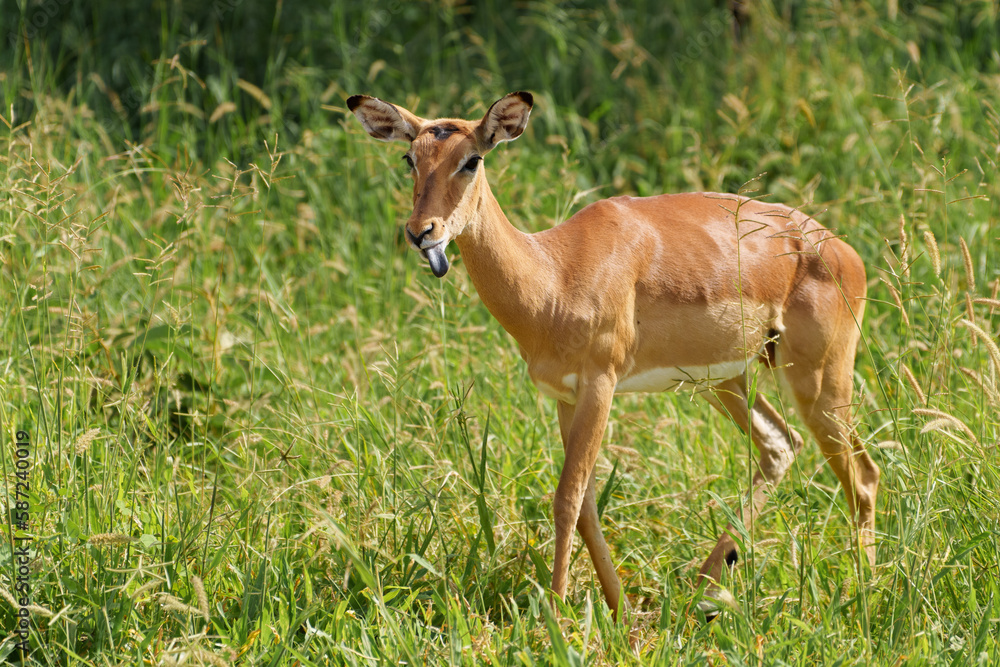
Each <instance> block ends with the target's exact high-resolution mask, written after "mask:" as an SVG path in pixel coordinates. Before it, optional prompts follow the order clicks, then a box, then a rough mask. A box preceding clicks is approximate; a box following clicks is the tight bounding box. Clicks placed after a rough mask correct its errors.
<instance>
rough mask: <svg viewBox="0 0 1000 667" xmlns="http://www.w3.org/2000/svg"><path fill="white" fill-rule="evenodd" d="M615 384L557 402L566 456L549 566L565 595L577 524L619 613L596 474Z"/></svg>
mask: <svg viewBox="0 0 1000 667" xmlns="http://www.w3.org/2000/svg"><path fill="white" fill-rule="evenodd" d="M613 387H614V385H613V384H611V385H610V386H608V387H606V388H605V389H607V390H608V391H605V392H600V391H599V392H597V393H595V394H593V395H591V396H588V397H581V401H580V402H579V403H578V404H577V405H575V406H573V405H568V404H566V403H562V402H560V403H559V430H560V432H561V433H562V440H563V449H564V450H565V452H566V461H565V463H564V464H563V469H562V474H561V475H560V478H559V486H558V487H557V488H556V495H555V499H554V502H553V505H554V508H553V509H554V518H555V524H556V553H555V560H554V562H553V566H552V591H553V592H554V593H555V594H556V595H558V596H559V597H565V595H566V587H567V583H568V576H569V561H570V556H571V552H572V545H573V533H574V527H575V528H576V529H577V530H579V531H580V536H581V537H582V538H583V541H584V543H585V544H586V545H587V551H589V552H590V558H591V560H592V561H593V563H594V569H595V570H596V571H597V579H598V581H600V582H601V589H602V591H603V592H604V597H605V599H606V600H607V602H608V606H609V607H611V610H612V612H613V613H614V616H615V618H617V617H618V608H619V604H620V602H622V598H621V583H620V582H619V580H618V573H617V572H616V571H615V566H614V563H613V562H612V560H611V552H610V551H609V549H608V545H607V542H605V540H604V533H603V532H602V531H601V523H600V518H599V517H598V515H597V490H596V486H595V477H594V464H595V463H596V461H597V453H598V451H599V450H600V445H601V439H602V437H603V435H604V430H605V427H606V426H607V421H608V412H609V411H610V409H611V397H612V395H613Z"/></svg>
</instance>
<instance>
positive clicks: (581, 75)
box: [0, 0, 1000, 665]
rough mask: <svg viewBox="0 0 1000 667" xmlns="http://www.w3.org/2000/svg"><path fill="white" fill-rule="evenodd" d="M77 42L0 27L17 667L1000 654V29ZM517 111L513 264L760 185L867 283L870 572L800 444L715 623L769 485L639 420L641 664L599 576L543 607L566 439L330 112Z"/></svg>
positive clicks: (466, 32) (418, 13)
mask: <svg viewBox="0 0 1000 667" xmlns="http://www.w3.org/2000/svg"><path fill="white" fill-rule="evenodd" d="M144 4H145V3H144ZM625 4H626V3H620V5H625ZM84 5H85V3H80V6H78V5H77V4H76V3H73V4H70V5H66V6H64V5H63V4H61V3H54V2H53V3H41V4H31V5H29V4H28V3H13V2H9V1H8V2H2V3H0V18H2V20H3V22H2V31H3V33H4V34H3V35H0V36H2V37H3V38H4V40H5V49H4V50H3V52H2V56H0V101H2V102H3V105H2V111H0V115H2V117H3V122H2V124H0V183H2V188H0V193H2V196H3V206H2V208H0V340H3V341H4V342H5V344H4V345H2V346H0V426H2V432H3V440H4V447H3V458H2V465H3V474H4V478H5V484H4V486H3V492H2V493H3V496H2V497H3V503H4V506H5V507H6V508H7V509H8V515H10V512H11V509H12V508H13V507H14V503H15V498H14V494H15V482H16V481H17V478H16V476H15V468H14V466H15V457H16V454H15V448H14V434H15V432H16V431H18V430H24V431H27V432H28V433H29V434H30V441H31V464H32V467H31V471H30V483H31V491H30V502H31V515H30V527H29V531H28V534H29V535H30V536H31V537H32V542H31V545H32V564H31V568H30V569H31V574H30V578H31V584H32V587H33V588H32V594H31V595H32V600H31V601H32V604H34V605H36V606H37V607H38V608H36V609H35V610H34V612H33V616H32V633H31V637H30V643H31V646H32V647H33V652H32V653H31V656H30V658H29V659H28V660H27V661H26V663H25V664H39V665H56V664H58V665H113V664H128V665H133V664H140V663H143V664H245V665H297V664H302V665H306V664H317V665H325V664H338V665H339V664H352V665H362V664H382V663H393V664H399V663H402V662H405V663H406V664H421V663H426V664H441V663H448V664H492V665H534V664H542V665H548V664H558V665H562V664H650V663H654V664H671V665H672V664H706V663H707V664H755V665H756V664H794V665H813V664H838V663H839V664H886V665H896V664H913V665H923V664H927V665H930V664H935V665H936V664H956V665H964V664H990V663H993V662H996V661H997V660H1000V646H998V642H997V639H996V638H997V636H998V624H1000V558H998V555H997V548H996V545H997V541H998V539H1000V504H998V500H997V499H998V498H1000V478H998V472H997V467H996V465H995V461H996V458H997V455H998V452H997V445H998V442H1000V420H998V417H997V414H998V413H997V410H998V408H1000V395H998V392H1000V388H998V386H997V380H998V378H997V376H998V374H1000V358H998V357H1000V353H997V350H996V344H997V340H998V339H997V335H998V332H1000V312H998V311H1000V302H998V301H997V299H998V296H997V290H998V286H1000V259H998V250H1000V240H998V237H1000V230H998V216H1000V208H998V206H1000V205H998V202H1000V181H998V179H997V176H996V174H997V161H998V159H1000V156H998V150H1000V149H998V146H1000V89H998V81H1000V55H998V53H1000V37H998V28H1000V25H998V16H997V14H998V9H997V4H996V2H985V1H972V0H963V1H959V2H948V3H945V2H941V3H938V2H924V3H920V2H899V3H896V2H890V3H882V2H874V1H870V2H869V1H851V2H842V3H834V4H829V3H821V2H802V3H792V2H781V1H779V0H774V1H773V2H765V3H762V7H761V8H760V9H759V10H757V11H756V13H755V14H754V16H753V20H752V24H751V28H750V31H749V33H748V35H747V37H746V39H745V41H744V42H743V43H740V44H738V43H735V42H734V40H733V39H732V37H731V28H730V26H729V24H728V18H727V14H726V13H725V12H724V11H722V10H721V9H718V8H716V9H711V8H709V9H699V7H700V5H699V4H698V3H691V6H690V7H685V8H679V9H676V10H672V11H666V10H663V9H661V8H660V6H659V3H648V4H644V3H636V4H630V6H629V7H628V8H626V7H624V6H619V5H612V6H611V7H610V8H609V7H605V6H604V4H603V3H596V2H594V3H591V2H579V3H568V4H557V3H550V2H531V3H525V4H523V5H518V6H517V7H512V8H508V7H507V5H508V3H500V2H490V3H485V4H482V5H467V4H460V3H430V2H428V3H420V4H409V3H387V4H385V5H384V6H380V7H377V8H374V9H373V8H369V7H368V3H338V4H336V6H335V7H333V8H332V9H331V8H329V7H321V6H319V5H320V3H316V6H312V5H311V4H309V3H305V2H302V3H279V4H277V5H269V4H267V3H241V2H238V1H233V2H227V1H226V0H220V1H219V2H214V3H204V6H195V5H190V4H188V3H167V2H156V3H152V8H153V9H152V10H149V9H148V8H145V9H144V8H142V7H140V6H139V5H138V3H137V4H136V5H135V6H133V5H132V4H131V3H89V5H86V7H87V8H85V7H84ZM95 5H96V7H97V8H90V7H92V6H95ZM516 89H527V90H531V91H532V92H533V93H534V94H535V97H536V107H535V111H534V113H533V115H532V121H531V124H530V125H529V127H528V129H527V131H526V132H525V135H524V136H523V137H522V138H521V139H520V140H518V141H517V142H515V143H513V144H510V145H508V146H506V147H505V148H503V149H501V150H499V151H497V152H496V153H495V154H493V155H491V156H490V159H489V162H488V164H487V168H488V170H489V175H490V181H491V183H492V185H493V189H494V192H495V193H496V194H497V197H498V199H499V201H500V203H501V205H503V206H504V208H505V211H506V212H507V214H508V216H509V217H510V218H511V220H512V221H514V223H515V224H516V225H518V226H520V227H521V228H522V229H526V230H538V229H544V228H546V227H548V226H550V225H551V224H553V223H554V222H555V221H558V220H560V219H563V218H564V217H566V216H567V215H569V214H570V213H571V212H572V211H575V210H577V209H578V208H579V207H581V206H582V205H583V204H585V203H587V202H590V201H594V200H596V199H599V198H602V197H605V196H611V195H615V194H625V193H636V194H643V195H645V194H655V193H659V192H668V191H684V190H695V189H710V190H723V191H735V190H738V189H739V188H740V187H742V186H743V184H744V183H747V182H749V181H751V180H753V179H756V181H755V182H754V186H753V187H756V188H757V189H758V191H757V194H760V195H763V196H766V198H767V199H768V200H770V201H781V202H784V203H788V204H791V205H794V206H801V207H803V208H804V209H805V210H807V211H808V212H810V213H812V214H814V215H816V216H817V217H818V219H819V220H820V221H821V222H823V223H825V224H826V225H828V226H830V227H833V228H835V229H836V230H837V231H838V232H839V233H841V234H843V235H844V236H845V237H846V238H847V240H848V241H849V242H850V243H851V244H852V245H853V246H854V247H855V248H856V249H857V250H858V252H859V253H860V254H861V255H862V257H863V258H864V260H865V262H866V265H867V268H868V276H869V295H870V298H871V302H870V304H869V307H868V311H867V319H866V321H865V324H864V339H863V343H862V346H861V347H860V349H859V354H858V362H857V364H856V370H855V379H856V389H857V393H856V397H857V398H856V406H855V410H854V414H855V416H856V420H857V423H858V428H859V433H860V435H861V437H862V439H863V440H864V441H865V442H866V443H867V444H868V447H869V449H870V451H871V452H872V455H873V457H874V458H875V460H876V462H877V463H878V465H879V466H880V467H881V469H882V472H883V476H882V485H881V494H880V496H879V504H878V510H879V514H878V530H879V542H878V561H879V563H878V567H877V568H876V569H875V570H874V571H873V572H868V571H861V572H859V571H858V568H857V565H856V562H857V561H856V554H855V553H854V552H853V551H852V549H851V547H850V545H851V534H850V521H849V520H848V517H847V515H846V504H845V502H844V499H843V497H842V493H841V492H840V491H839V490H838V489H837V488H836V487H837V484H836V479H835V478H834V476H833V475H832V473H831V472H830V471H829V470H827V469H826V467H825V466H824V465H823V461H822V457H821V455H820V454H819V452H818V450H817V448H816V447H815V444H814V443H813V442H812V441H811V440H810V439H807V445H806V447H805V449H804V450H803V452H802V454H801V455H800V456H799V458H798V460H797V461H796V464H795V466H794V467H793V469H792V471H791V472H790V473H789V475H788V478H787V479H786V480H785V481H784V483H783V484H782V486H781V487H780V488H779V489H778V491H777V492H776V493H775V496H774V498H773V500H772V502H771V503H770V504H769V506H768V509H767V510H766V513H765V515H764V516H763V517H762V518H761V520H760V521H759V522H758V524H757V525H756V526H755V530H754V534H753V536H752V537H753V540H754V545H753V548H752V549H750V550H748V553H747V554H746V556H747V557H746V558H744V559H743V560H742V561H741V562H740V564H739V566H738V567H737V568H736V569H735V571H734V572H733V575H732V578H731V579H730V580H729V581H727V582H726V583H727V585H728V587H729V588H730V590H732V591H733V593H734V594H735V595H736V598H737V600H738V606H737V608H735V609H732V610H730V611H729V612H727V613H725V614H724V615H723V616H722V617H721V618H720V619H719V620H718V621H717V622H714V623H712V624H710V625H704V624H702V623H701V622H700V621H699V620H698V619H697V618H695V617H694V616H693V615H691V614H689V613H688V611H687V610H688V608H689V606H690V605H691V603H692V602H693V601H694V600H696V599H697V597H698V592H697V591H696V589H695V586H694V584H695V573H696V572H697V568H698V566H699V565H700V563H701V561H702V559H703V558H704V557H705V556H706V555H707V553H708V551H709V550H710V548H711V545H712V544H714V541H715V539H716V537H717V536H718V533H719V531H720V530H721V528H722V527H723V526H724V524H725V522H726V517H727V514H728V512H729V511H730V509H729V508H735V507H737V506H738V504H739V502H740V499H741V498H742V497H744V495H745V493H746V491H747V480H748V477H749V471H750V465H751V464H752V462H751V461H750V459H749V455H750V454H751V451H750V449H749V448H748V445H747V442H746V439H745V438H743V437H741V436H740V435H739V433H738V432H737V430H736V428H735V427H734V426H732V425H731V424H730V423H728V422H727V421H726V420H725V419H723V418H722V417H721V416H720V415H718V414H717V413H715V412H714V411H713V410H711V409H710V408H709V407H708V406H707V404H705V403H704V402H700V401H695V400H694V399H693V398H692V396H691V395H689V394H678V395H673V394H670V395H655V396H622V397H618V398H617V399H616V405H615V409H614V410H613V412H612V419H611V427H610V430H609V436H608V442H607V445H606V446H605V449H604V453H603V455H602V457H601V458H600V459H599V462H598V473H599V478H598V479H599V484H600V485H601V487H602V491H603V495H602V499H603V501H604V502H603V504H602V510H603V522H604V526H605V532H606V535H607V537H608V541H609V543H610V545H611V549H612V552H613V554H614V556H615V557H616V559H618V563H619V572H620V574H621V576H622V580H623V582H624V584H625V586H626V589H627V593H628V595H629V599H630V601H631V603H632V605H633V608H634V610H633V616H632V618H631V622H632V627H633V628H634V633H635V636H636V637H637V638H638V640H639V641H638V644H639V647H640V648H639V651H640V656H639V657H636V656H635V655H634V653H633V651H632V649H631V648H630V645H629V638H628V629H627V628H625V627H623V626H621V625H615V624H613V623H612V622H611V620H610V615H609V613H608V611H607V609H606V608H605V606H604V603H603V601H602V599H601V597H600V589H599V586H598V585H597V583H596V581H595V578H594V576H593V574H592V569H591V566H590V563H589V560H588V557H587V555H586V553H585V550H580V551H578V554H577V556H578V557H577V558H576V559H575V560H574V564H573V567H572V570H571V584H570V591H569V595H568V597H567V600H566V602H565V605H564V606H562V607H561V617H560V618H558V619H557V618H556V617H555V616H553V614H552V613H551V612H550V611H549V609H548V606H547V604H546V601H547V595H546V594H545V592H544V587H545V585H546V584H547V582H548V578H549V576H550V574H549V571H548V568H549V567H550V564H551V559H552V539H553V525H552V519H551V495H552V492H553V490H554V489H555V484H556V481H557V479H558V474H559V468H560V464H561V461H562V448H561V446H560V444H559V436H558V432H559V430H558V425H557V423H556V416H555V406H554V404H553V403H552V402H551V401H548V400H547V399H543V398H541V397H539V395H538V393H537V391H536V390H535V389H534V388H533V387H532V386H531V384H530V382H529V380H528V377H527V373H526V370H525V368H524V365H523V362H521V360H520V357H519V356H518V354H517V350H516V346H515V344H514V342H513V340H512V339H510V338H509V337H508V336H507V335H506V334H505V333H504V332H503V331H502V330H501V329H500V327H499V325H497V324H496V322H494V321H493V320H492V319H491V317H490V315H489V313H488V312H487V311H486V310H485V308H484V307H483V306H482V304H481V303H480V302H479V300H478V298H477V296H476V295H475V290H474V289H473V287H472V284H471V282H470V280H469V279H468V276H467V274H466V273H465V271H464V269H463V267H462V262H461V260H460V259H459V258H458V256H457V253H455V252H454V251H453V253H452V256H453V263H454V268H453V270H452V271H451V272H450V273H449V274H448V276H447V278H446V279H444V280H442V281H438V280H436V279H434V278H433V276H431V275H430V272H429V271H428V270H427V269H426V267H425V266H424V264H423V262H422V261H421V260H420V259H419V258H418V257H417V256H416V255H415V254H414V253H412V252H410V251H408V250H407V248H406V244H405V243H404V241H403V238H402V234H401V231H400V229H399V226H400V223H401V221H403V220H405V219H406V216H407V215H408V214H409V210H410V201H409V199H410V192H409V187H408V181H407V180H406V178H405V174H404V169H403V166H402V162H401V161H400V159H399V157H400V155H401V153H402V149H401V148H399V147H392V146H386V145H384V144H378V143H376V142H373V141H371V140H370V139H369V138H368V137H367V135H365V134H364V132H363V130H362V129H361V127H360V126H359V125H358V124H357V122H356V121H355V120H354V119H353V118H352V117H350V116H349V115H348V114H347V113H346V109H345V108H344V102H343V100H344V99H346V96H347V95H349V94H352V93H368V94H374V95H378V96H379V97H382V98H385V99H389V100H392V101H397V102H399V103H401V104H405V105H407V106H408V107H409V108H412V109H414V110H415V111H417V112H418V113H420V114H422V115H425V116H427V117H433V116H436V115H461V116H466V117H473V116H476V115H479V114H482V113H483V111H485V109H486V107H487V105H489V104H490V103H491V102H492V101H494V100H495V99H496V98H498V97H500V96H501V95H502V94H504V93H506V92H509V91H510V90H516ZM963 243H964V246H963ZM963 247H966V248H967V255H966V254H965V252H964V251H963ZM935 257H939V260H935V259H934V258H935ZM963 320H965V321H968V322H971V323H972V324H973V325H974V326H970V325H969V324H966V323H964V322H963ZM980 332H981V333H980ZM765 375H766V374H765ZM762 380H763V387H764V390H765V391H766V392H767V393H768V394H769V395H773V396H778V394H777V392H776V389H775V387H774V383H772V382H771V381H770V380H769V379H768V378H767V377H762ZM776 404H777V403H776ZM791 420H792V422H793V423H794V422H795V417H794V415H792V416H791ZM800 430H802V431H803V432H804V429H801V427H800ZM8 443H9V444H8ZM4 532H5V535H7V539H5V541H4V545H3V546H0V562H3V563H5V566H4V567H3V568H0V588H2V589H3V591H4V592H8V593H9V592H11V591H12V590H13V589H14V583H15V582H14V580H13V575H12V573H13V572H15V571H16V567H15V562H14V558H13V551H12V549H11V542H10V537H11V535H12V534H16V533H12V532H8V531H7V530H5V531H4ZM8 563H9V564H10V567H7V566H6V564H8ZM16 613H17V608H16V607H15V606H14V605H13V604H11V601H10V600H7V599H6V596H5V599H4V600H2V601H0V621H2V627H3V628H4V629H11V628H13V627H14V625H15V622H16ZM15 641H16V638H15V637H14V636H13V635H6V636H5V637H4V638H2V639H0V657H3V658H4V659H6V660H12V661H13V660H16V659H17V658H18V655H17V653H16V652H15V650H14V642H15Z"/></svg>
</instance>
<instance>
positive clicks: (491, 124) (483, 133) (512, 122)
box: [476, 92, 534, 153]
mask: <svg viewBox="0 0 1000 667" xmlns="http://www.w3.org/2000/svg"><path fill="white" fill-rule="evenodd" d="M532 104H534V98H532V97H531V93H525V92H516V93H510V94H509V95H505V96H504V97H502V98H500V99H499V100H497V101H496V102H494V103H493V106H491V107H490V110H489V111H487V112H486V115H485V116H483V120H482V121H481V122H480V123H479V127H477V128H476V136H477V138H478V139H479V147H480V149H481V150H482V151H483V152H484V153H485V152H486V151H489V150H492V149H493V148H494V147H495V146H496V145H497V144H499V143H500V142H501V141H513V140H514V139H517V138H518V137H519V136H521V133H522V132H524V128H525V126H526V125H527V124H528V115H529V114H530V113H531V105H532Z"/></svg>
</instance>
